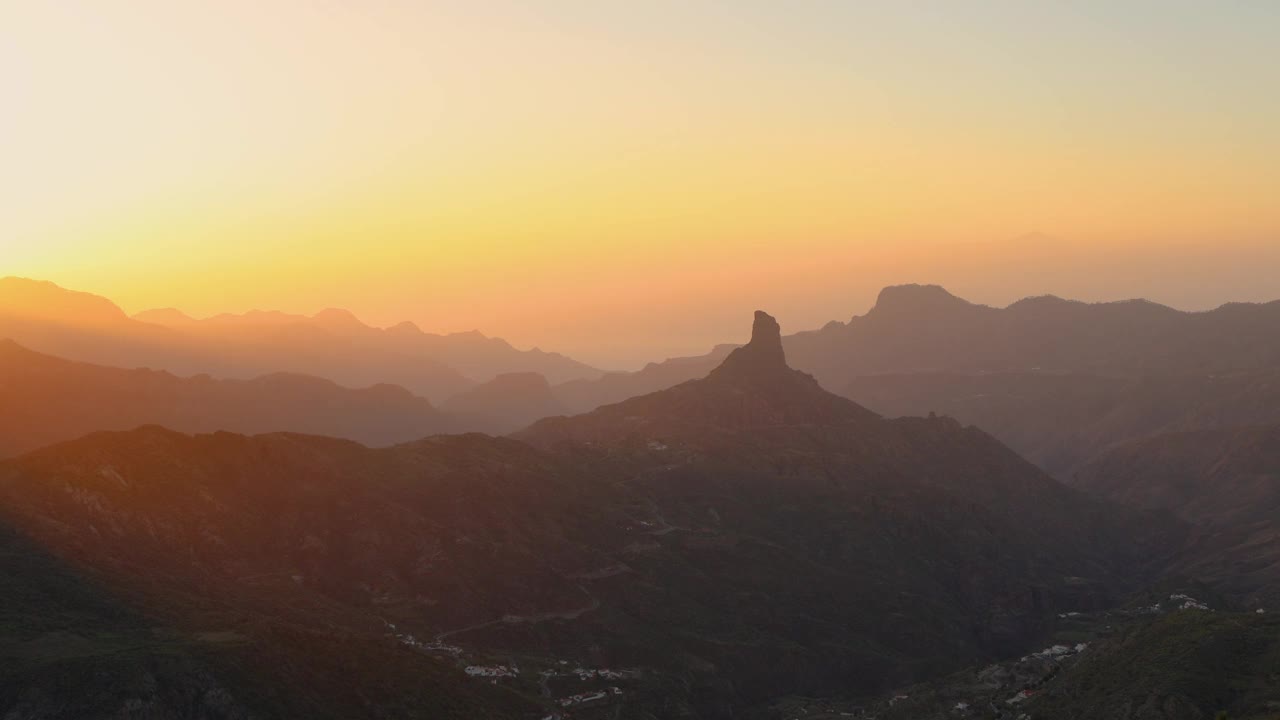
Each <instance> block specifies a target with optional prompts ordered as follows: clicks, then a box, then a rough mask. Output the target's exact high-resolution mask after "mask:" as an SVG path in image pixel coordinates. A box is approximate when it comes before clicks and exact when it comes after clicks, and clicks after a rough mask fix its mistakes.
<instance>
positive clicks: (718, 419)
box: [518, 311, 877, 444]
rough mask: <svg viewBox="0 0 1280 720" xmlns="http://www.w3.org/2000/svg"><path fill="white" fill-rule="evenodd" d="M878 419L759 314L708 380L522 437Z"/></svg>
mask: <svg viewBox="0 0 1280 720" xmlns="http://www.w3.org/2000/svg"><path fill="white" fill-rule="evenodd" d="M876 419H877V416H876V415H875V414H874V413H871V412H869V411H867V410H865V409H864V408H862V407H859V406H858V405H856V404H854V403H853V402H851V401H849V400H846V399H844V398H841V397H837V396H835V395H832V394H831V393H829V392H827V391H825V390H823V389H822V388H821V387H819V386H818V383H817V381H816V380H814V379H813V378H812V377H811V376H809V375H806V374H804V373H802V372H800V371H798V370H792V369H791V368H789V367H787V361H786V356H785V353H784V352H783V348H782V337H781V334H780V332H779V328H778V323H777V321H776V320H774V319H773V318H772V317H770V316H769V315H768V314H766V313H763V312H759V311H757V312H756V316H755V323H754V326H753V328H752V333H751V341H750V342H749V343H747V344H746V345H744V346H742V347H740V348H735V349H734V350H733V351H731V352H730V353H729V355H728V357H726V358H725V359H724V361H723V362H722V363H721V364H720V366H719V367H717V368H716V369H714V370H712V371H711V373H710V374H709V375H708V376H707V377H706V378H704V379H700V380H692V381H689V382H686V383H682V384H680V385H677V386H675V387H673V388H669V389H667V390H663V391H661V392H657V393H651V394H649V395H642V396H640V397H635V398H631V399H630V400H626V401H623V402H621V403H618V404H615V405H606V406H605V407H602V408H600V409H598V410H595V411H592V412H590V413H588V414H586V415H579V416H576V417H572V418H549V419H547V420H544V421H542V422H539V423H537V424H536V425H534V426H533V427H532V428H530V429H529V430H528V431H526V432H524V433H521V434H519V435H518V437H522V438H525V439H528V440H530V441H532V442H535V443H540V444H547V443H548V442H549V441H552V440H554V441H557V442H558V441H562V440H570V441H574V442H578V441H586V440H591V441H604V440H607V441H619V440H623V439H628V438H642V439H653V438H661V437H671V436H678V435H681V434H684V433H686V432H693V433H696V434H704V433H707V432H713V431H720V430H737V429H744V428H753V427H771V426H793V425H805V424H836V423H865V422H870V421H874V420H876Z"/></svg>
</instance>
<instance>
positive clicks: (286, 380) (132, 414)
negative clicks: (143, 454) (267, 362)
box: [0, 340, 459, 457]
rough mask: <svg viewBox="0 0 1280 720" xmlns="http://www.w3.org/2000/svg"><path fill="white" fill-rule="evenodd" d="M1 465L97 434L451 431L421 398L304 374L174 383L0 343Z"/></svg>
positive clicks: (404, 436) (380, 437) (392, 437)
mask: <svg viewBox="0 0 1280 720" xmlns="http://www.w3.org/2000/svg"><path fill="white" fill-rule="evenodd" d="M0 406H2V407H4V412H3V413H0V457H6V456H10V455H16V454H18V453H22V452H26V451H29V450H34V449H36V448H38V447H42V446H44V445H49V444H52V443H55V442H62V441H66V440H71V439H74V438H77V437H80V436H82V435H86V434H88V433H90V432H94V431H97V430H125V429H132V428H135V427H138V426H139V425H147V424H163V425H165V426H168V427H171V428H175V429H178V430H183V431H187V432H212V431H215V430H231V431H236V432H244V433H262V432H272V431H280V430H291V431H294V432H310V433H316V434H325V435H333V436H337V437H345V438H351V439H354V440H359V441H362V442H365V443H369V444H372V445H391V444H395V443H399V442H406V441H409V440H413V439H417V438H420V437H423V436H426V435H431V434H435V433H439V432H444V431H446V430H449V429H453V428H456V427H458V426H459V425H458V423H456V422H454V421H453V420H452V419H451V418H448V417H446V416H445V415H443V414H442V413H440V412H439V411H438V410H436V409H435V408H433V407H432V406H431V403H429V402H428V401H426V400H424V399H423V398H420V397H416V396H414V395H411V394H410V393H409V392H408V391H407V390H404V389H403V388H399V387H395V386H391V385H379V386H375V387H371V388H367V389H364V390H350V389H347V388H344V387H340V386H338V385H336V384H334V383H332V382H330V381H328V380H322V379H320V378H314V377H308V376H305V375H292V374H284V373H279V374H274V375H267V376H263V377H259V378H255V379H252V380H215V379H213V378H211V377H209V376H207V375H201V376H196V377H191V378H180V377H177V376H175V375H172V374H170V373H168V372H164V371H159V370H145V369H143V370H122V369H118V368H110V367H102V366H98V365H90V364H87V363H78V362H72V361H69V360H62V359H60V358H56V357H52V356H48V355H43V354H40V353H36V352H33V351H31V350H27V349H26V348H23V347H21V346H20V345H18V344H17V343H14V342H12V341H9V340H0Z"/></svg>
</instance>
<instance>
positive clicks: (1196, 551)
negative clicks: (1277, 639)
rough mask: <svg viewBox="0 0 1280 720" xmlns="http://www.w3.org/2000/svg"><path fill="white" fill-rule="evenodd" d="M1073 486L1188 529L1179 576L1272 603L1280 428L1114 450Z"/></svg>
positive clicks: (1279, 568) (1279, 555)
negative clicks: (1192, 541) (1190, 535)
mask: <svg viewBox="0 0 1280 720" xmlns="http://www.w3.org/2000/svg"><path fill="white" fill-rule="evenodd" d="M1073 484H1074V485H1075V486H1076V487H1078V488H1080V489H1082V490H1084V491H1086V492H1089V493H1091V494H1093V495H1096V496H1098V497H1104V498H1107V499H1109V500H1112V501H1114V502H1117V503H1121V504H1124V505H1128V506H1130V507H1134V508H1140V509H1144V510H1157V511H1165V512H1169V513H1172V514H1174V515H1177V516H1178V517H1180V518H1182V519H1183V520H1185V521H1187V522H1188V523H1191V524H1192V525H1193V526H1194V527H1195V528H1196V531H1197V536H1198V542H1197V544H1196V545H1195V546H1194V547H1192V548H1189V549H1188V550H1187V551H1186V552H1185V553H1184V557H1183V559H1182V561H1181V564H1182V569H1183V571H1184V572H1187V573H1194V574H1196V575H1197V576H1199V577H1203V578H1205V579H1207V580H1211V581H1214V582H1216V583H1217V584H1219V585H1220V586H1221V587H1223V588H1225V589H1229V590H1231V591H1233V592H1235V593H1237V594H1241V595H1245V596H1247V597H1265V598H1270V599H1271V600H1273V601H1274V600H1275V599H1277V598H1280V424H1277V425H1264V426H1255V427H1243V428H1228V429H1218V430H1201V431H1193V432H1183V433H1170V434H1167V435H1160V436H1157V437H1153V438H1148V439H1145V440H1140V441H1136V442H1133V443H1129V444H1126V445H1123V446H1120V447H1117V448H1115V449H1113V450H1111V451H1109V452H1108V453H1106V454H1104V455H1103V456H1102V457H1101V458H1099V459H1098V460H1097V461H1095V462H1093V463H1091V464H1089V465H1088V466H1086V467H1084V468H1082V469H1081V470H1080V471H1079V472H1078V473H1077V474H1076V476H1075V477H1074V479H1073Z"/></svg>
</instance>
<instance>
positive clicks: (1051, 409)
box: [842, 368, 1280, 479]
mask: <svg viewBox="0 0 1280 720" xmlns="http://www.w3.org/2000/svg"><path fill="white" fill-rule="evenodd" d="M842 394H843V395H844V396H845V397H848V398H851V399H853V400H856V401H857V402H859V403H862V404H864V405H866V406H867V407H869V408H872V409H874V410H876V411H878V412H882V413H884V414H885V415H887V416H890V417H897V416H903V415H908V416H909V415H925V414H928V413H930V412H935V411H936V412H938V413H941V414H945V415H950V416H951V417H954V418H956V419H957V420H960V421H961V422H964V423H972V424H974V425H977V426H978V427H981V428H982V429H983V430H986V431H987V432H990V433H991V434H993V435H995V436H996V437H997V438H999V439H1000V440H1001V441H1002V442H1005V443H1008V445H1009V446H1010V447H1011V448H1013V449H1014V450H1016V451H1018V453H1019V454H1021V455H1022V456H1024V457H1026V458H1027V459H1028V460H1031V461H1032V462H1034V463H1036V464H1037V465H1039V466H1040V467H1042V468H1044V469H1045V470H1047V471H1048V472H1049V473H1050V474H1052V475H1054V476H1055V477H1059V478H1063V479H1068V478H1070V477H1071V476H1072V475H1073V474H1074V473H1075V472H1076V471H1077V470H1078V469H1079V468H1080V467H1081V466H1083V465H1085V464H1086V463H1088V462H1089V461H1092V460H1095V459H1097V458H1098V457H1099V456H1100V455H1101V454H1102V453H1104V452H1105V451H1106V450H1108V449H1110V448H1112V447H1115V446H1117V445H1121V444H1124V443H1126V442H1130V441H1134V440H1139V439H1142V438H1145V437H1149V436H1152V435H1157V434H1163V433H1169V432H1180V431H1186V430H1201V429H1214V428H1228V427H1238V426H1243V425H1255V424H1260V423H1273V422H1280V370H1277V369H1274V368H1272V369H1261V370H1256V371H1248V372H1238V373H1227V374H1211V375H1177V376H1148V377H1138V378H1131V377H1106V376H1100V375H1091V374H1085V373H1030V372H1028V373H990V374H983V375H961V374H956V373H917V374H886V375H868V376H864V377H861V378H858V379H856V380H854V381H853V382H851V383H849V385H848V386H847V387H846V388H845V389H844V391H843V392H842Z"/></svg>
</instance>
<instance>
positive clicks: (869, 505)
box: [0, 314, 1178, 718]
mask: <svg viewBox="0 0 1280 720" xmlns="http://www.w3.org/2000/svg"><path fill="white" fill-rule="evenodd" d="M518 437H519V438H521V439H523V440H527V441H528V443H529V444H526V442H521V441H520V440H517V439H510V438H490V437H486V436H478V435H469V436H453V437H435V438H429V439H426V440H421V441H418V442H415V443H411V444H407V445H401V446H396V447H392V448H384V449H368V448H365V447H362V446H360V445H357V444H354V443H350V442H344V441H337V440H331V439H324V438H316V437H305V436H297V435H267V436H259V437H252V438H250V437H243V436H238V435H231V434H227V433H218V434H214V435H201V436H195V437H191V436H186V435H181V434H177V433H173V432H170V431H165V430H161V429H159V428H143V429H140V430H137V431H133V432H129V433H106V434H96V435H93V436H89V437H86V438H84V439H81V440H78V441H74V442H71V443H67V444H63V445H59V446H55V447H52V448H48V449H45V450H41V451H38V452H36V453H33V454H30V455H27V456H24V457H22V458H19V459H17V460H13V461H9V462H7V463H3V464H0V507H4V508H6V509H7V511H8V513H9V515H10V517H11V519H12V522H13V523H14V525H15V526H16V527H18V528H20V529H22V531H23V532H25V533H27V534H29V535H30V536H31V537H33V538H35V539H36V540H37V541H38V542H39V543H40V544H41V545H42V546H43V547H45V548H48V549H49V550H50V551H51V552H52V553H54V554H55V555H56V556H57V557H59V558H62V559H63V560H64V561H65V562H69V563H71V564H73V565H74V566H75V567H78V568H85V569H86V570H92V571H93V572H95V573H96V574H98V575H100V576H103V577H108V578H112V579H113V583H114V586H118V587H119V588H121V591H122V592H123V591H127V592H129V593H130V594H131V596H135V597H138V598H139V600H138V602H139V604H140V605H142V606H143V607H145V608H146V609H147V611H148V612H151V613H157V614H160V615H162V616H164V617H168V618H171V622H172V624H174V625H175V626H177V627H180V628H183V630H184V631H185V632H195V633H205V632H217V631H224V630H226V628H227V621H226V618H227V617H237V618H240V620H239V621H238V622H237V623H236V626H237V627H246V628H250V629H252V628H255V627H257V626H258V624H259V623H260V622H261V621H264V620H265V619H266V618H277V619H278V620H279V622H282V623H285V624H287V625H288V626H289V627H292V628H297V629H298V631H299V632H301V631H303V630H308V631H317V632H318V631H319V629H320V628H329V630H327V631H325V634H324V636H325V637H328V638H332V637H338V636H341V637H345V638H346V641H345V642H348V643H351V644H352V646H353V647H360V648H366V649H365V650H362V651H361V652H362V656H361V658H360V664H361V665H362V666H368V667H371V668H376V669H378V670H379V672H378V673H377V674H378V676H379V677H385V678H400V677H403V676H406V675H407V674H409V671H408V670H407V668H408V667H409V666H408V665H405V664H404V663H405V662H407V661H405V660H403V659H398V658H400V656H399V655H396V654H395V653H394V652H392V650H394V649H395V648H397V647H398V646H397V645H396V641H397V640H398V641H399V642H400V643H401V644H404V645H410V646H412V648H416V650H415V651H414V652H412V653H410V655H411V656H412V657H413V658H426V659H429V660H431V662H433V663H437V664H438V666H439V667H440V668H441V672H443V671H444V670H447V669H449V668H458V669H460V668H462V667H465V666H467V665H473V666H484V667H492V666H494V664H495V663H498V664H501V665H503V666H504V667H507V666H516V667H518V668H519V669H520V671H519V672H518V673H513V675H514V677H510V678H507V677H503V678H501V679H496V681H497V686H496V688H497V689H498V690H501V691H503V692H505V693H509V695H500V696H496V698H498V699H500V698H502V697H511V698H513V699H512V702H513V703H517V704H518V703H532V706H533V707H534V708H537V709H539V712H541V713H542V715H537V717H542V716H544V715H545V714H548V713H547V711H546V708H547V707H548V706H551V707H553V708H554V707H557V704H559V705H558V706H559V707H564V705H563V704H562V703H563V702H569V703H573V702H577V701H575V700H573V697H574V696H573V695H572V693H582V692H586V691H597V692H598V691H601V688H603V690H604V691H605V695H604V696H603V697H604V699H603V700H599V701H593V702H600V703H601V705H599V706H592V707H596V708H597V709H598V711H599V712H600V713H620V714H621V716H623V717H637V718H640V717H690V718H728V717H740V716H742V714H743V713H744V712H747V711H749V710H751V709H753V708H763V707H766V706H767V705H768V703H769V702H770V701H771V699H773V698H775V697H778V696H781V695H787V694H797V693H802V694H835V693H869V692H875V691H879V690H884V689H888V688H892V687H896V686H899V685H901V684H904V683H907V682H912V681H916V680H919V679H923V678H925V677H929V676H931V675H934V674H937V673H939V672H943V671H947V670H952V669H955V668H958V667H960V666H962V665H964V664H968V663H972V662H981V661H984V660H987V659H990V658H994V657H999V656H1002V655H1007V654H1012V653H1019V652H1023V651H1025V649H1026V648H1027V647H1029V646H1031V645H1032V644H1034V643H1037V642H1039V641H1040V640H1041V639H1042V637H1043V635H1044V634H1045V633H1046V632H1047V631H1048V629H1049V628H1050V627H1051V626H1052V624H1053V621H1054V620H1053V619H1054V618H1055V617H1056V614H1057V613H1059V612H1065V611H1069V610H1079V609H1087V608H1093V607H1100V606H1103V605H1105V604H1107V603H1108V602H1110V601H1111V600H1112V599H1113V598H1114V597H1116V596H1117V595H1118V594H1120V593H1123V592H1124V591H1125V590H1126V589H1127V588H1128V587H1130V586H1132V585H1133V584H1135V583H1138V582H1141V580H1142V578H1143V577H1145V576H1146V574H1147V573H1148V572H1149V571H1151V570H1154V569H1157V568H1156V567H1152V566H1158V565H1159V561H1160V560H1161V558H1160V557H1159V555H1160V551H1161V549H1162V548H1166V547H1170V546H1174V545H1176V544H1177V543H1176V538H1173V539H1171V537H1172V536H1173V535H1176V533H1177V532H1178V530H1177V529H1176V528H1170V527H1168V526H1164V525H1161V524H1158V523H1154V522H1153V521H1152V520H1151V519H1150V518H1148V517H1145V516H1142V515H1139V514H1131V513H1126V512H1118V511H1115V510H1112V509H1111V508H1109V507H1107V506H1105V505H1102V504H1100V503H1097V502H1094V501H1092V500H1090V499H1088V498H1087V497H1085V496H1083V495H1081V494H1079V493H1077V492H1076V491H1073V490H1071V489H1068V488H1066V487H1063V486H1062V485H1060V484H1058V483H1056V482H1055V481H1053V480H1052V479H1050V478H1048V477H1047V476H1045V475H1044V474H1043V473H1041V472H1040V471H1038V470H1036V469H1035V468H1034V467H1033V466H1031V465H1029V464H1028V463H1026V462H1025V461H1023V460H1021V459H1020V458H1018V457H1017V456H1016V455H1014V454H1013V453H1011V452H1010V451H1008V450H1007V449H1006V448H1004V447H1003V446H1001V445H1000V444H999V443H997V442H996V441H994V440H993V439H992V438H990V437H989V436H987V435H985V434H984V433H982V432H980V431H977V430H974V429H972V428H963V427H961V426H960V425H959V424H958V423H955V422H954V421H951V420H949V419H945V418H933V419H911V420H895V421H890V420H883V419H880V418H878V417H876V416H875V415H874V414H873V413H870V412H869V411H867V410H865V409H863V408H861V407H859V406H857V405H855V404H853V403H852V402H849V401H847V400H844V399H842V398H838V397H835V396H833V395H830V394H828V393H825V392H824V391H822V390H821V388H819V387H818V386H817V384H816V383H815V382H814V381H813V379H812V378H810V377H808V376H806V375H804V374H803V373H799V372H796V371H793V370H791V369H790V368H788V367H787V366H786V363H785V357H784V355H783V351H782V348H781V345H780V337H779V333H778V330H777V325H776V323H775V322H773V320H772V318H769V317H768V316H766V315H763V314H760V315H758V316H757V318H756V324H755V331H754V334H753V339H752V341H751V342H750V343H748V344H747V345H746V346H744V347H743V348H741V349H739V350H737V351H736V352H734V353H732V354H731V355H730V357H728V358H727V359H726V360H725V362H724V363H723V364H722V365H721V367H719V368H718V369H717V370H716V371H715V372H713V373H711V375H710V376H708V377H707V378H705V379H703V380H699V381H695V382H691V383H688V384H685V385H682V386H680V387H678V388H673V389H671V390H668V391H664V392H662V393H657V394H654V395H650V396H646V397H641V398H636V399H633V400H631V401H628V402H627V403H623V404H621V405H619V406H615V407H611V408H602V409H601V410H599V411H597V412H595V413H592V414H589V415H586V416H581V417H576V418H566V419H552V420H543V421H541V422H539V423H537V424H535V425H534V426H533V427H531V428H529V429H528V430H526V431H523V432H521V433H520V434H519V435H518ZM387 623H390V624H391V625H394V626H395V630H392V631H389V628H390V625H388V624H387ZM268 625H270V623H268ZM389 635H392V636H394V637H392V638H391V639H390V640H388V636H389ZM249 636H250V637H252V638H254V642H255V643H267V644H269V640H268V639H267V638H269V637H271V636H270V635H263V634H260V633H259V632H257V631H254V632H251V633H249ZM291 637H292V636H291ZM387 642H390V643H391V644H390V646H389V647H390V649H387V648H386V647H384V645H380V643H383V644H385V643H387ZM307 647H308V646H306V645H305V644H302V643H299V644H294V643H292V642H291V643H290V644H288V645H287V646H286V647H284V648H282V649H281V650H280V651H279V654H277V655H276V656H274V657H275V660H276V661H277V662H275V663H273V665H279V666H280V667H279V668H274V669H273V667H272V666H269V667H267V668H264V669H263V670H262V672H263V673H264V675H263V677H266V678H272V677H279V676H278V675H276V674H275V673H278V672H281V671H282V670H284V669H291V671H290V672H291V673H292V674H289V675H287V676H285V677H283V678H281V679H280V681H279V682H280V685H281V686H282V687H285V688H288V689H290V690H291V691H299V688H302V687H312V686H313V685H312V683H305V682H303V681H302V680H300V678H317V677H327V676H326V675H325V673H326V672H330V670H326V669H325V668H323V667H318V666H316V663H322V662H323V661H324V658H326V657H328V655H327V654H325V653H314V655H315V656H314V657H311V655H312V654H313V653H308V652H306V649H307ZM380 647H383V648H384V649H382V650H379V649H378V648H380ZM402 649H403V648H402ZM406 652H407V650H406ZM561 663H565V664H563V665H562V664H561ZM565 667H569V668H573V667H579V668H592V667H595V668H601V667H603V668H615V669H625V670H626V672H625V673H622V674H620V675H619V676H618V677H617V679H609V680H607V681H605V680H603V679H601V678H600V677H599V676H598V675H591V674H590V673H588V674H587V675H586V676H585V678H580V677H578V676H576V675H574V676H573V677H571V678H569V677H562V675H563V674H564V673H565V670H564V669H563V668H565ZM611 672H612V671H611ZM542 673H550V675H545V676H542V677H545V678H547V679H546V680H545V681H544V683H543V687H542V688H540V686H539V683H538V681H537V679H538V678H539V677H540V675H541V674H542ZM441 677H442V678H443V677H444V676H441ZM610 677H611V678H612V676H610ZM366 681H369V682H371V681H372V680H366V679H361V680H359V681H358V682H354V686H353V683H352V682H348V683H347V685H346V686H345V687H347V688H348V689H350V691H351V692H353V693H356V694H362V692H363V690H362V683H364V682H366ZM398 682H402V681H401V680H386V681H385V682H384V683H383V685H380V686H379V687H384V688H386V689H387V692H394V688H395V687H396V686H397V683H398ZM440 682H445V681H444V680H443V679H441V680H440ZM470 682H471V683H472V684H471V685H465V686H464V687H478V688H492V687H494V686H493V685H491V684H490V683H489V681H488V680H485V679H477V680H473V681H470ZM592 683H612V685H614V686H617V687H619V692H620V693H621V694H613V693H612V691H610V690H608V686H607V684H605V685H593V684H592ZM477 692H478V690H477ZM486 697H487V696H486ZM498 699H495V698H490V699H488V700H486V701H485V702H497V701H498ZM353 702H354V701H347V702H346V705H347V706H351V705H352V704H353ZM588 710H589V708H588V709H584V710H581V711H578V710H575V711H574V713H573V714H574V716H575V717H604V716H607V715H590V714H580V713H586V712H587V711H588ZM591 712H596V710H591ZM372 714H373V713H371V712H370V711H369V710H368V708H364V709H362V710H361V711H360V712H359V713H357V714H356V715H355V716H370V715H372ZM495 716H496V714H495Z"/></svg>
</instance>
